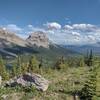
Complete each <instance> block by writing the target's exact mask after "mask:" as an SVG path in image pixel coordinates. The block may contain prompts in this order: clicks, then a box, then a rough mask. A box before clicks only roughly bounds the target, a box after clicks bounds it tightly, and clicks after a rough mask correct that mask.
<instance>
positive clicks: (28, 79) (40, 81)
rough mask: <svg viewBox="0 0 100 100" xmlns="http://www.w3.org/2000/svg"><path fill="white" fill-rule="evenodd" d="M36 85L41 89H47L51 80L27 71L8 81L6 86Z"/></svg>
mask: <svg viewBox="0 0 100 100" xmlns="http://www.w3.org/2000/svg"><path fill="white" fill-rule="evenodd" d="M16 85H21V86H23V87H25V86H35V87H36V89H38V90H40V91H46V90H47V89H48V86H49V81H48V80H46V79H45V78H43V77H42V76H41V75H38V74H31V73H26V74H24V75H21V76H19V77H15V78H14V79H10V80H9V81H8V82H6V86H16Z"/></svg>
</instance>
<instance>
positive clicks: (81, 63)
mask: <svg viewBox="0 0 100 100" xmlns="http://www.w3.org/2000/svg"><path fill="white" fill-rule="evenodd" d="M79 66H80V67H84V66H85V63H84V58H80V60H79Z"/></svg>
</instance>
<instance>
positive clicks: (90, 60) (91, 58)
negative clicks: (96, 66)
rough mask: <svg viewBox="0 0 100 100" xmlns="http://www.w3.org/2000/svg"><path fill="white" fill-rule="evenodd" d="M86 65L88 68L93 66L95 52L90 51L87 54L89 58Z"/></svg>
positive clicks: (86, 59)
mask: <svg viewBox="0 0 100 100" xmlns="http://www.w3.org/2000/svg"><path fill="white" fill-rule="evenodd" d="M85 64H86V65H87V66H89V67H90V66H93V52H92V50H90V53H89V52H87V56H86V57H85Z"/></svg>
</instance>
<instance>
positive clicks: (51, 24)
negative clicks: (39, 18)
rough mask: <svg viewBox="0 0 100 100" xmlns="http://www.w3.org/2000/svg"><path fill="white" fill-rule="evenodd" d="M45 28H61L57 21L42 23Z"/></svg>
mask: <svg viewBox="0 0 100 100" xmlns="http://www.w3.org/2000/svg"><path fill="white" fill-rule="evenodd" d="M44 26H46V28H47V29H50V30H51V29H61V25H60V24H59V23H57V22H51V23H46V24H44Z"/></svg>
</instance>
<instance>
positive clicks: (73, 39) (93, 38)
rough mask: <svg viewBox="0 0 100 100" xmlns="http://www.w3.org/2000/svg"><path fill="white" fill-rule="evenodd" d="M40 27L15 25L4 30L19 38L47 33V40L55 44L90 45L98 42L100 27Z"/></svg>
mask: <svg viewBox="0 0 100 100" xmlns="http://www.w3.org/2000/svg"><path fill="white" fill-rule="evenodd" d="M44 25H45V27H44V26H41V27H34V26H33V25H31V24H29V25H27V26H25V27H24V28H21V27H18V26H17V25H15V24H9V25H5V28H4V29H8V30H10V31H13V32H15V33H18V35H19V36H21V37H24V38H26V37H28V35H29V34H30V33H32V32H34V31H43V32H45V33H47V35H48V37H49V39H50V40H51V41H52V42H54V43H57V44H66V45H67V44H91V43H96V42H98V41H99V42H100V26H96V25H92V24H72V25H69V24H68V25H65V26H64V27H62V26H61V25H60V24H58V23H56V22H52V23H47V24H44Z"/></svg>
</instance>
